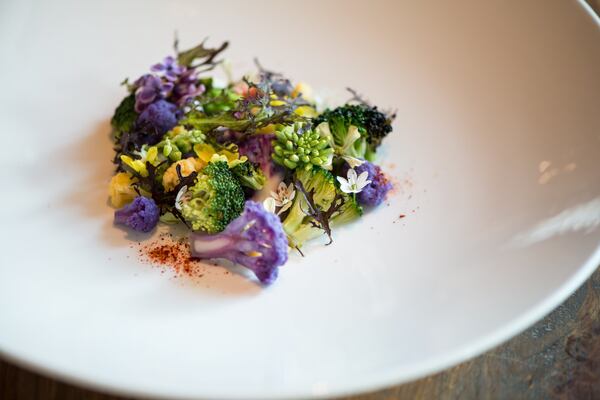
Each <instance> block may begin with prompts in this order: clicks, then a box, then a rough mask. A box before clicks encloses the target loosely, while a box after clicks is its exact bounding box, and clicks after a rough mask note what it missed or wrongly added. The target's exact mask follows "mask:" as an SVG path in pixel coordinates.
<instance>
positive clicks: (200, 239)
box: [190, 200, 288, 285]
mask: <svg viewBox="0 0 600 400" xmlns="http://www.w3.org/2000/svg"><path fill="white" fill-rule="evenodd" d="M190 242H191V251H192V256H194V257H198V258H201V259H210V258H224V259H227V260H230V261H232V262H235V263H237V264H240V265H243V266H244V267H246V268H248V269H250V270H252V271H253V272H254V274H255V275H256V277H257V278H258V280H259V281H260V282H261V283H263V284H266V285H268V284H271V283H273V282H274V281H275V279H277V274H278V267H279V266H281V265H283V264H285V262H286V261H287V258H288V240H287V236H286V234H285V232H284V230H283V226H282V225H281V221H280V220H279V218H278V217H277V216H276V215H275V214H273V213H271V212H269V211H267V210H265V209H264V208H263V206H262V204H260V203H256V202H254V201H252V200H248V201H247V202H246V204H245V206H244V211H243V212H242V214H241V215H240V216H239V217H237V218H236V219H234V220H233V221H231V222H230V223H229V225H227V228H225V230H224V231H222V232H219V233H217V234H214V235H207V234H202V233H198V232H194V233H192V234H191V236H190Z"/></svg>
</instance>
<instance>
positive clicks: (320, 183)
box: [283, 167, 362, 248]
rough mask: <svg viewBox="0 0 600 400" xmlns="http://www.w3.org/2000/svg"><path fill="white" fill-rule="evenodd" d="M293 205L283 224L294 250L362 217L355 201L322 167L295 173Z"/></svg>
mask: <svg viewBox="0 0 600 400" xmlns="http://www.w3.org/2000/svg"><path fill="white" fill-rule="evenodd" d="M294 179H295V183H296V190H297V191H300V193H296V196H295V197H294V203H293V204H292V207H291V208H290V211H289V213H288V215H287V217H285V219H284V221H283V228H284V230H285V232H286V233H287V235H288V240H289V242H290V245H291V246H292V247H296V248H298V247H300V246H302V244H303V243H304V242H306V241H307V240H311V239H314V238H316V237H318V236H321V235H323V234H327V235H328V236H329V238H330V239H331V230H330V228H332V227H334V226H337V225H340V224H343V223H345V222H349V221H352V220H353V219H355V218H358V217H359V216H360V215H362V208H361V207H360V205H359V204H358V203H357V202H356V201H355V200H354V198H352V197H350V196H348V195H347V194H345V193H343V192H341V191H340V190H339V188H338V187H337V182H336V181H335V179H334V176H333V175H332V174H331V173H329V172H328V171H326V170H324V169H322V168H318V167H316V168H313V169H312V170H310V171H306V170H297V171H296V173H295V174H294Z"/></svg>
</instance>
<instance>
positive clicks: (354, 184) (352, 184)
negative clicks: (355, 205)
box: [337, 168, 371, 193]
mask: <svg viewBox="0 0 600 400" xmlns="http://www.w3.org/2000/svg"><path fill="white" fill-rule="evenodd" d="M368 177H369V173H368V172H367V171H364V172H363V173H362V174H360V175H358V176H356V171H355V170H354V168H350V169H349V170H348V179H344V178H342V177H341V176H338V177H337V180H338V182H339V183H340V189H342V192H344V193H360V192H361V191H362V190H363V189H364V187H365V186H367V185H368V184H369V183H371V181H370V180H368V179H367V178H368Z"/></svg>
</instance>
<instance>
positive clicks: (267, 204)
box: [263, 197, 276, 214]
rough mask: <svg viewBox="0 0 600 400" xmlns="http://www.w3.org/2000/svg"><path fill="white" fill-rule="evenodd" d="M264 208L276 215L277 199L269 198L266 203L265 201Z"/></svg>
mask: <svg viewBox="0 0 600 400" xmlns="http://www.w3.org/2000/svg"><path fill="white" fill-rule="evenodd" d="M263 207H264V208H265V210H267V211H268V212H271V213H273V214H275V208H276V206H275V199H274V198H272V197H267V198H266V199H265V200H264V201H263Z"/></svg>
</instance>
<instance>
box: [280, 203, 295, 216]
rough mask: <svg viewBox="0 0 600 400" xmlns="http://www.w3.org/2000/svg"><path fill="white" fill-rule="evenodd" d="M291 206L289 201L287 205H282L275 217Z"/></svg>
mask: <svg viewBox="0 0 600 400" xmlns="http://www.w3.org/2000/svg"><path fill="white" fill-rule="evenodd" d="M291 206H292V202H291V201H290V202H289V203H286V204H284V205H283V207H281V209H280V210H279V211H278V212H277V215H279V214H281V213H283V212H285V211H286V210H287V209H288V208H290V207H291Z"/></svg>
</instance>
